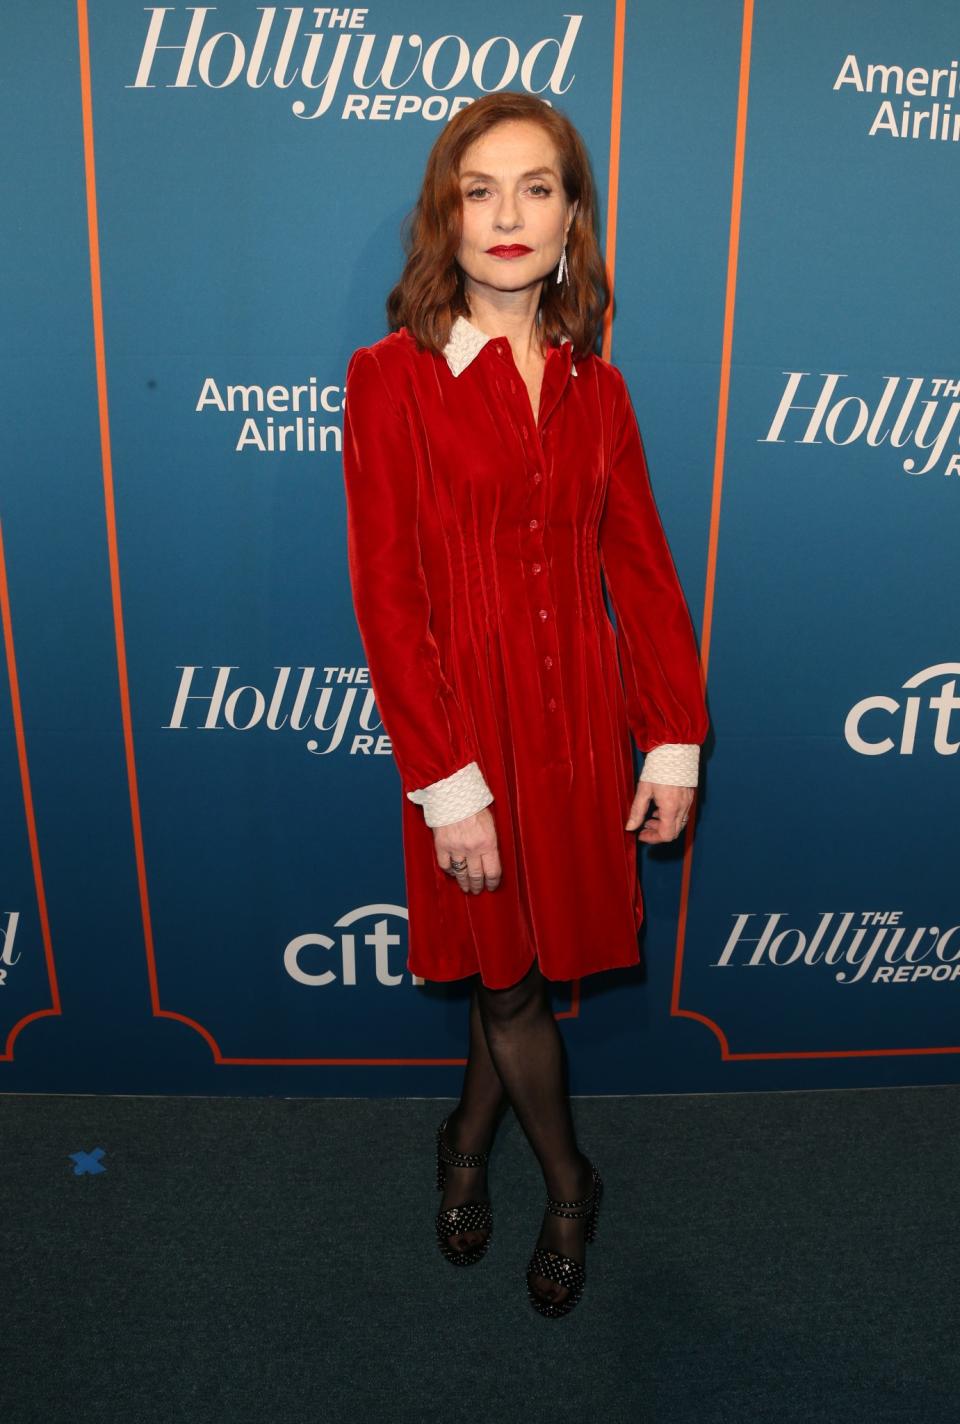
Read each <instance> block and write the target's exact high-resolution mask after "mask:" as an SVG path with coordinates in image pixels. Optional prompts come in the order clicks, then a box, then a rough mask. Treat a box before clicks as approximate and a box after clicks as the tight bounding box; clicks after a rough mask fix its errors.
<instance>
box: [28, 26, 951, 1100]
mask: <svg viewBox="0 0 960 1424" xmlns="http://www.w3.org/2000/svg"><path fill="white" fill-rule="evenodd" d="M0 28H2V34H3V43H2V46H0V67H2V70H3V74H2V80H3V82H2V87H0V105H2V109H3V116H2V117H3V135H4V143H3V165H4V169H5V174H4V193H5V203H4V208H5V214H4V220H3V223H2V226H0V243H2V255H3V274H4V280H3V282H2V292H0V302H2V325H3V336H4V339H3V343H2V352H0V361H2V392H3V399H4V408H3V422H2V484H0V607H2V633H3V639H2V641H3V655H4V656H3V662H2V666H0V788H2V822H0V1092H24V1091H28V1092H34V1091H58V1092H119V1093H131V1092H180V1093H227V1094H245V1093H276V1094H283V1095H289V1096H298V1095H304V1096H306V1095H311V1096H312V1095H323V1094H337V1095H353V1094H356V1095H368V1094H373V1095H381V1094H382V1095H393V1094H396V1095H406V1094H415V1095H434V1094H437V1095H446V1094H453V1093H455V1092H456V1091H457V1090H458V1088H459V1083H460V1078H461V1073H462V1062H463V1056H464V1052H465V1048H466V1027H467V998H466V984H465V983H464V982H461V983H460V984H458V985H452V986H451V985H448V986H439V985H432V984H422V983H419V982H415V981H413V980H412V978H411V976H410V975H409V973H408V972H407V970H406V968H405V959H406V927H407V925H406V910H405V906H404V881H403V865H402V856H401V842H400V808H401V794H400V787H399V781H398V778H397V774H396V771H395V768H394V765H393V761H392V758H391V752H390V744H389V741H388V740H387V739H386V737H385V735H384V734H383V731H382V727H381V726H380V723H379V719H378V716H377V709H376V707H375V704H374V702H373V698H372V693H371V690H370V684H369V679H368V675H367V670H366V668H365V667H364V665H363V652H362V648H361V643H360V640H359V635H358V633H357V629H356V624H355V621H354V618H353V613H352V604H351V598H350V592H349V584H348V578H347V566H346V542H345V520H344V494H343V484H342V475H341V443H342V422H343V382H344V372H345V368H346V363H347V359H348V357H349V355H350V353H351V352H352V351H353V350H354V348H355V347H357V346H359V345H363V344H367V343H369V342H371V341H374V340H376V339H377V338H379V337H380V336H381V335H383V334H384V331H385V325H384V315H383V301H384V297H385V295H386V292H387V291H388V289H389V287H390V285H391V284H392V283H393V281H394V280H395V279H396V276H397V275H398V273H399V269H400V265H401V255H402V250H401V222H402V220H403V218H404V216H405V214H406V213H407V212H408V211H409V209H410V207H411V205H412V202H413V200H414V198H415V195H416V192H417V188H418V184H419V179H420V175H421V173H422V170H423V164H424V161H425V158H426V155H427V152H428V150H429V148H430V146H431V144H432V143H433V141H434V140H435V138H436V136H437V133H438V131H439V129H440V127H441V126H442V125H443V124H444V123H446V122H447V121H448V119H449V118H450V117H451V116H452V115H453V114H455V113H456V112H457V111H458V110H459V109H460V108H461V107H462V106H463V105H465V104H467V103H469V102H470V101H471V100H473V99H475V98H477V97H478V96H479V95H481V94H482V93H485V92H488V91H490V90H496V89H500V88H514V89H527V90H529V91H530V92H533V93H536V94H539V95H541V96H542V97H543V98H545V99H547V100H549V102H551V103H553V104H555V105H558V106H561V107H562V108H563V110H564V111H565V112H566V113H567V114H569V116H570V117H571V118H572V119H573V121H574V122H575V123H576V125H577V126H578V127H579V129H580V130H581V132H582V133H583V135H584V137H585V139H586V142H587V144H588V146H589V149H590V152H591V155H592V159H593V164H594V169H595V175H596V180H597V185H598V188H599V191H600V193H601V195H602V213H603V231H602V241H603V244H604V250H605V252H606V256H607V260H608V263H609V265H610V268H611V270H612V271H613V272H614V273H615V286H616V293H617V306H616V313H615V319H614V321H613V323H612V326H611V327H610V328H609V329H608V331H607V334H606V338H605V344H604V352H603V354H605V355H606V356H607V357H608V359H611V360H612V361H614V362H615V364H616V365H618V366H619V367H620V368H621V369H622V370H623V372H624V374H625V376H626V378H627V381H628V384H629V386H630V389H631V392H632V395H633V399H634V404H635V407H636V409H637V414H638V417H639V420H640V425H641V429H642V431H643V434H644V440H645V445H646V449H647V455H648V459H649V463H650V470H651V479H652V482H653V486H654V492H655V495H656V498H657V502H658V505H659V508H660V512H661V516H662V518H663V522H664V525H665V527H666V530H667V535H668V538H669V540H670V543H671V547H672V549H673V553H674V557H675V560H676V563H677V566H678V569H679V572H680V576H681V579H682V582H683V586H684V589H685V592H686V595H687V599H688V602H689V605H690V609H691V613H692V616H693V620H694V624H695V626H696V629H697V633H698V637H699V639H700V647H701V652H702V657H703V663H704V668H705V672H706V677H707V687H708V699H709V706H710V712H711V716H712V723H713V727H712V734H711V739H710V742H709V744H708V746H707V748H706V751H705V756H704V773H703V780H702V783H701V788H700V793H699V805H698V814H697V817H696V819H695V821H694V822H692V823H691V826H690V828H689V834H688V838H687V839H686V840H685V841H683V842H682V843H676V844H674V845H672V846H669V847H657V848H655V849H650V848H646V849H644V851H643V854H642V857H641V861H642V868H641V875H642V880H643V886H644V894H645V900H646V910H647V917H646V922H645V925H644V928H643V930H642V932H641V944H642V951H643V962H642V965H641V966H640V967H638V968H637V969H636V970H633V971H630V972H624V973H619V972H618V973H609V974H602V975H597V976H593V977H590V978H587V979H585V980H584V981H583V982H582V983H573V984H566V985H561V984H558V985H556V986H555V1011H556V1013H557V1016H558V1018H559V1020H560V1022H561V1026H562V1031H563V1033H564V1036H565V1039H566V1042H567V1045H568V1051H569V1055H570V1063H571V1070H572V1072H571V1087H572V1089H573V1091H574V1092H577V1093H643V1092H664V1091H667V1092H669V1091H685V1092H689V1091H714V1090H720V1091H726V1090H739V1091H742V1090H753V1089H783V1088H806V1087H841V1086H854V1085H856V1086H863V1085H871V1084H875V1085H880V1084H891V1083H899V1084H909V1083H930V1082H956V1081H957V1080H958V1069H960V1057H958V1055H960V1014H958V1005H960V924H958V922H960V900H958V895H957V870H956V865H957V852H958V842H960V835H958V824H957V821H958V818H957V786H958V772H960V761H958V758H957V751H958V746H960V711H958V709H960V699H958V696H957V679H958V674H960V614H958V611H957V600H956V573H957V567H958V555H960V538H958V530H960V523H958V521H960V341H958V337H957V301H956V294H957V279H956V234H957V229H958V219H960V185H958V181H957V178H958V162H960V93H958V88H960V79H958V57H957V56H958V53H960V24H958V16H957V9H956V4H955V0H917V3H913V4H909V5H907V4H904V3H903V0H802V3H801V0H670V3H666V0H627V3H623V0H620V3H617V0H590V3H589V4H586V5H583V6H581V7H580V8H579V9H578V10H575V11H570V12H568V11H567V10H566V9H565V8H564V7H562V6H559V5H554V4H551V3H547V0H530V3H528V4H526V5H524V6H522V7H520V6H517V5H516V4H515V3H506V0H489V3H488V4H485V5H482V6H478V5H473V4H471V5H466V4H463V5H457V4H453V5H451V4H449V3H440V2H439V0H403V3H400V0H371V3H370V4H369V5H367V6H364V7H362V8H356V7H352V6H349V7H343V8H323V7H321V8H315V7H305V6H270V5H256V4H254V3H253V0H220V3H219V4H217V5H193V6H187V5H167V6H162V7H161V6H149V5H148V6H144V5H142V4H141V3H139V0H79V3H78V4H71V3H67V0H39V2H38V0H7V3H6V4H5V6H4V9H3V15H2V18H0Z"/></svg>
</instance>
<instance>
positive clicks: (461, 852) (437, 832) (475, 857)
mask: <svg viewBox="0 0 960 1424" xmlns="http://www.w3.org/2000/svg"><path fill="white" fill-rule="evenodd" d="M433 844H434V849H435V851H436V853H437V863H438V864H439V866H440V869H441V870H443V871H445V872H446V874H447V875H453V876H455V877H456V881H457V884H458V885H459V886H460V889H461V890H463V891H464V892H465V893H467V894H473V895H479V894H480V892H481V891H482V890H484V889H486V890H496V888H497V886H498V885H499V884H500V880H501V877H502V873H503V872H502V869H501V865H500V852H499V850H498V849H497V828H496V824H495V823H494V819H493V814H492V812H491V811H490V809H489V807H487V806H484V808H483V810H482V811H477V812H476V814H475V815H473V816H465V817H464V819H463V820H462V821H454V822H453V823H452V824H451V825H449V826H434V828H433ZM451 861H456V862H457V864H458V865H462V866H463V868H462V869H461V870H454V869H453V868H452V867H451V864H450V862H451ZM463 862H466V864H463Z"/></svg>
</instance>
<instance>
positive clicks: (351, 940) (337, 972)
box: [283, 904, 423, 989]
mask: <svg viewBox="0 0 960 1424" xmlns="http://www.w3.org/2000/svg"><path fill="white" fill-rule="evenodd" d="M391 920H393V921H401V922H402V923H403V925H404V926H406V922H407V912H406V910H405V909H404V907H403V906H402V905H390V904H383V905H360V906H358V907H357V909H355V910H349V911H348V912H347V914H345V915H341V916H340V918H339V920H337V921H336V924H335V925H334V929H337V930H340V931H341V933H340V934H339V935H336V936H333V935H327V934H319V933H312V934H301V935H297V936H296V938H295V939H292V940H291V941H290V943H289V944H288V945H287V946H286V947H285V949H284V951H283V967H284V969H285V970H286V971H287V973H288V974H289V975H290V978H291V979H294V980H295V981H296V982H297V983H298V984H303V985H304V986H305V987H306V988H308V989H325V988H330V987H331V986H332V985H334V984H342V985H344V987H346V988H348V989H355V988H357V986H358V985H359V986H361V987H362V986H364V985H373V984H381V985H383V987H384V988H387V989H395V988H396V987H397V985H398V984H405V983H406V984H422V983H423V980H422V979H421V978H419V977H418V976H417V975H416V974H411V973H410V972H409V971H408V970H406V969H405V967H404V960H405V958H406V951H405V948H404V946H405V944H406V931H405V930H404V933H403V934H399V933H398V932H397V930H396V929H392V928H391V923H390V922H391ZM363 922H366V923H363Z"/></svg>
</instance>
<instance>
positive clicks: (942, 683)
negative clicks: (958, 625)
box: [843, 663, 960, 756]
mask: <svg viewBox="0 0 960 1424" xmlns="http://www.w3.org/2000/svg"><path fill="white" fill-rule="evenodd" d="M958 674H960V663H935V664H934V665H933V666H932V667H927V668H922V669H921V671H920V672H917V673H914V675H913V676H912V677H908V678H907V680H906V682H905V683H904V684H903V689H902V690H903V691H904V692H905V693H906V694H907V695H906V696H905V697H889V696H887V695H886V694H884V693H879V694H876V695H874V696H871V697H862V698H861V699H860V701H859V702H855V703H854V705H853V706H852V707H851V708H850V711H849V712H848V713H847V716H846V720H845V722H844V724H843V735H844V737H845V738H846V741H847V745H848V746H850V747H852V748H853V750H854V751H855V752H858V753H859V754H860V755H861V756H885V755H887V754H888V753H889V752H898V753H899V754H900V756H911V755H912V754H913V752H914V751H915V750H916V748H917V746H918V745H919V746H921V747H925V746H932V747H933V750H934V751H935V752H936V753H937V754H938V756H955V755H956V753H957V752H958V751H960V741H954V740H952V739H951V736H950V732H951V718H952V717H953V714H954V712H956V711H957V710H958V709H960V698H958V697H957V675H958ZM925 707H926V708H927V709H928V710H929V711H930V712H931V713H932V714H933V716H932V717H923V716H922V714H923V712H924V708H925Z"/></svg>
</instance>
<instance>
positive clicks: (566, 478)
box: [343, 316, 709, 988]
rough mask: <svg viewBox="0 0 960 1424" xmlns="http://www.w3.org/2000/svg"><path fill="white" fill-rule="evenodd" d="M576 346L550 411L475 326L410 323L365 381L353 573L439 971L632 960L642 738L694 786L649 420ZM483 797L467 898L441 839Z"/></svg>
mask: <svg viewBox="0 0 960 1424" xmlns="http://www.w3.org/2000/svg"><path fill="white" fill-rule="evenodd" d="M572 352H573V347H572V344H571V343H570V341H569V339H568V338H564V339H563V341H562V342H561V343H560V344H559V345H557V346H550V347H549V348H548V350H547V357H546V365H545V368H544V374H543V385H542V388H541V396H540V409H539V412H538V416H537V419H536V420H535V419H534V415H533V409H532V406H531V403H530V397H529V394H528V392H527V389H526V386H525V384H524V381H523V378H522V377H521V375H520V373H519V371H518V369H517V366H516V364H515V362H514V360H513V354H512V352H511V349H510V343H509V342H508V341H507V340H506V339H499V338H492V337H489V336H487V335H486V334H485V333H484V332H482V331H480V330H479V328H477V327H476V326H474V325H473V324H472V322H470V321H468V320H467V319H466V318H464V317H462V316H460V317H457V318H456V320H455V322H454V325H453V328H452V331H451V334H450V340H449V342H448V344H447V346H446V348H445V350H444V352H443V354H442V355H438V354H436V353H434V352H432V351H429V350H426V349H421V348H420V347H418V345H417V343H416V341H415V340H414V338H413V337H412V335H411V334H410V333H409V332H408V330H407V328H406V327H401V328H400V330H398V331H394V332H391V333H390V334H389V335H388V336H385V337H383V338H382V339H381V340H380V341H377V342H375V343H374V344H372V345H370V346H366V347H360V348H359V349H358V350H357V351H355V352H354V353H353V355H352V356H351V358H350V361H349V363H348V366H347V376H346V397H345V404H344V440H343V472H344V483H345V491H346V511H347V555H348V568H349V576H350V583H351V590H352V595H353V602H354V609H355V613H356V619H357V626H358V628H359V631H360V635H361V639H362V642H363V646H364V650H365V655H366V659H367V666H368V668H369V673H370V681H371V685H372V688H373V691H374V696H375V699H376V703H377V709H378V711H379V714H380V717H381V720H382V722H383V725H384V728H385V730H386V732H387V734H388V736H389V738H390V743H391V748H392V751H393V757H394V761H395V763H396V767H397V770H398V772H399V775H400V782H401V788H402V792H403V796H402V803H401V804H402V816H401V830H402V838H403V855H404V872H405V881H406V892H407V914H408V946H407V968H408V969H409V970H410V971H411V972H412V973H414V974H416V975H419V976H420V977H422V978H424V979H430V980H450V979H459V978H463V977H464V976H466V975H471V974H475V973H479V974H480V977H481V980H482V982H483V983H484V984H485V985H487V986H488V987H490V988H505V987H507V986H508V985H510V984H513V983H516V981H517V980H518V979H520V978H522V977H523V975H524V974H525V973H526V972H527V970H528V969H529V968H530V966H531V964H532V962H533V960H534V958H537V959H538V961H539V964H540V969H541V972H542V973H543V974H544V975H545V977H546V978H548V979H551V980H567V979H574V978H579V977H580V976H582V975H584V974H590V973H594V972H596V971H598V970H602V969H611V968H615V967H619V966H625V965H630V964H635V963H637V962H638V960H639V948H638V943H637V931H638V929H639V927H640V925H641V923H642V919H643V897H642V893H641V889H640V883H639V880H638V878H637V836H636V831H627V830H625V828H624V823H625V822H626V819H627V816H628V814H629V811H630V806H631V803H632V801H633V796H634V792H635V789H636V783H635V777H634V771H633V758H632V750H631V746H630V736H631V733H632V735H633V738H634V740H635V742H636V744H637V747H638V749H639V750H640V751H642V752H644V753H645V761H644V765H643V770H642V773H641V774H642V776H643V777H644V779H646V780H649V781H653V782H658V783H661V784H663V783H666V784H670V785H680V786H695V785H696V784H697V780H698V767H699V753H700V746H701V744H702V743H703V741H704V740H705V738H706V735H707V731H708V726H709V722H708V716H707V710H706V705H705V701H704V696H703V690H702V684H701V677H700V668H699V659H698V653H697V646H696V641H695V635H694V631H693V626H692V624H691V620H690V615H689V612H688V609H687V606H686V603H685V600H684V596H683V593H682V590H681V587H680V583H679V580H678V578H677V573H676V569H675V566H674V564H673V560H672V557H671V554H670V551H669V548H668V545H667V541H666V538H665V536H664V532H663V527H662V524H661V522H660V518H659V515H658V512H657V508H656V505H655V503H654V499H653V494H652V491H651V487H650V481H649V477H648V472H647V466H646V461H645V458H644V453H643V447H642V444H641V439H640V432H639V429H638V425H637V420H636V416H635V414H634V410H633V406H632V403H631V400H630V396H629V393H628V390H627V387H626V383H625V381H624V379H623V376H622V375H621V374H620V372H619V371H618V370H617V368H616V367H615V366H613V365H611V364H609V363H608V362H606V361H604V360H602V359H601V358H600V357H598V356H596V355H593V354H591V355H589V356H587V357H586V358H585V359H581V360H578V361H577V362H576V364H574V361H573V356H572ZM601 571H602V575H603V581H604V582H605V584H606V587H607V590H608V592H609V595H610V600H611V603H612V605H613V611H614V615H615V618H616V625H617V626H616V631H615V630H614V627H613V624H612V623H611V620H610V618H609V616H608V614H607V610H606V607H605V604H604V600H603V591H602V583H601ZM484 806H488V807H489V808H490V811H491V814H492V815H493V818H494V823H495V825H496V831H497V842H498V848H499V852H500V858H501V862H502V868H503V878H502V880H501V883H500V885H499V886H498V887H497V889H496V890H493V891H490V890H486V889H484V890H483V891H482V892H481V893H480V894H478V895H474V894H468V893H465V892H464V891H463V890H461V888H460V886H459V884H458V883H457V881H456V880H455V879H454V878H453V877H452V876H451V875H449V874H448V873H446V872H445V871H444V870H442V869H441V867H440V865H439V864H438V861H437V857H436V852H435V848H434V836H433V830H432V827H434V826H437V825H445V824H449V823H451V822H454V821H457V820H460V819H461V818H463V817H465V816H468V815H470V814H471V813H472V812H475V811H478V810H480V809H481V808H482V807H484Z"/></svg>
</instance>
